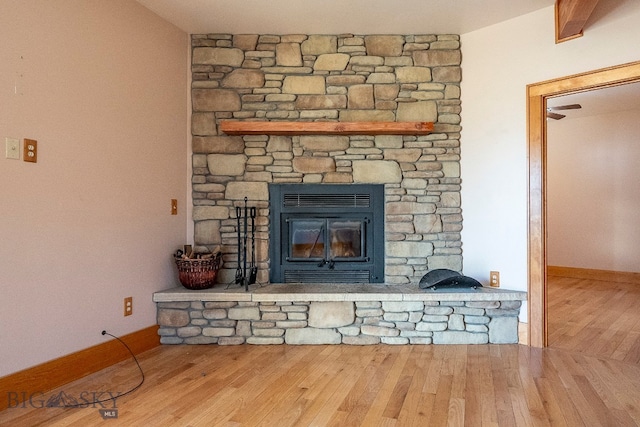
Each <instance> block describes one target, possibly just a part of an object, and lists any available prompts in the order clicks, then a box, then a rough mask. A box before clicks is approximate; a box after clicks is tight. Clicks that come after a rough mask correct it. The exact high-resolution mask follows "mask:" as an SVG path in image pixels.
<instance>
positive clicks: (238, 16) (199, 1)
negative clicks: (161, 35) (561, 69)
mask: <svg viewBox="0 0 640 427" xmlns="http://www.w3.org/2000/svg"><path fill="white" fill-rule="evenodd" d="M137 1H138V3H140V4H142V5H143V6H145V7H146V8H148V9H150V10H152V11H153V12H155V13H156V14H158V15H160V16H161V17H162V18H164V19H166V20H167V21H169V22H171V23H173V24H174V25H176V26H177V27H179V28H181V29H182V30H184V31H186V32H187V33H190V34H206V33H227V34H343V33H347V34H349V33H350V34H464V33H468V32H471V31H474V30H477V29H480V28H483V27H487V26H489V25H493V24H496V23H498V22H502V21H506V20H508V19H511V18H515V17H517V16H520V15H524V14H527V13H530V12H534V11H536V10H539V9H542V8H545V7H548V6H551V5H553V3H554V0H137Z"/></svg>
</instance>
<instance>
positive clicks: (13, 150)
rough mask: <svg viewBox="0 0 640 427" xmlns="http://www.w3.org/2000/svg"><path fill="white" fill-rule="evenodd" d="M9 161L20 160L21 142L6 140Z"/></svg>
mask: <svg viewBox="0 0 640 427" xmlns="http://www.w3.org/2000/svg"><path fill="white" fill-rule="evenodd" d="M4 140H5V144H6V156H7V159H14V160H20V141H19V140H17V139H15V138H5V139H4Z"/></svg>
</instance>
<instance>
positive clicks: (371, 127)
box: [220, 120, 433, 135]
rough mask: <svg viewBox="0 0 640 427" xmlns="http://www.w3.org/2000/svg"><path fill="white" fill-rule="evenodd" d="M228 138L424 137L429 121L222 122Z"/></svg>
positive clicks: (430, 124) (430, 129) (429, 130)
mask: <svg viewBox="0 0 640 427" xmlns="http://www.w3.org/2000/svg"><path fill="white" fill-rule="evenodd" d="M220 130H221V131H222V132H224V133H226V134H227V135H427V134H429V133H431V132H432V131H433V123H431V122H300V121H296V122H286V121H276V122H267V121H262V122H261V121H235V120H222V121H221V122H220Z"/></svg>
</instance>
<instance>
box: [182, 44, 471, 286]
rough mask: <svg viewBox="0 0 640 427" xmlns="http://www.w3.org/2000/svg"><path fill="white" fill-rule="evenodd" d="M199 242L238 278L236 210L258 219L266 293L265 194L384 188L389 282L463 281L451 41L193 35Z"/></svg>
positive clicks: (455, 63)
mask: <svg viewBox="0 0 640 427" xmlns="http://www.w3.org/2000/svg"><path fill="white" fill-rule="evenodd" d="M192 47H193V49H192V76H193V83H192V107H193V115H192V134H193V204H194V209H193V219H194V221H195V243H196V245H198V246H206V247H208V248H209V249H212V248H213V247H215V246H217V245H220V246H221V248H222V252H223V261H224V265H223V268H222V269H221V270H220V274H219V275H218V280H219V282H221V283H230V282H232V281H233V278H234V275H235V270H236V267H237V265H236V253H237V252H236V251H237V249H236V221H235V210H234V207H235V206H238V205H241V204H242V201H243V199H244V197H247V198H248V199H249V204H250V205H251V206H257V207H258V218H257V222H256V227H257V232H258V233H257V248H256V256H257V261H258V267H259V271H258V280H259V282H261V283H266V282H268V277H269V274H268V269H269V259H268V243H269V241H268V239H269V235H268V231H269V223H268V214H269V204H268V183H286V182H291V183H345V184H350V183H384V184H386V185H385V198H386V200H385V212H386V216H385V221H386V223H385V240H386V250H385V252H386V265H385V273H386V274H385V281H386V283H388V284H402V283H410V282H413V283H415V282H417V281H418V280H419V279H420V278H421V277H422V276H423V275H424V274H425V273H426V272H427V271H428V270H432V269H435V268H450V269H453V270H456V271H461V269H462V249H461V241H460V231H461V229H462V214H461V209H460V166H459V160H460V144H459V138H460V81H461V53H460V42H459V37H458V36H457V35H383V36H373V35H371V36H367V35H335V36H333V35H230V34H207V35H194V36H192ZM225 119H226V120H288V121H291V120H296V121H315V120H324V121H327V120H329V121H426V122H434V123H435V129H434V132H433V133H431V134H430V135H426V136H399V135H385V136H367V135H351V136H342V135H337V136H316V135H307V136H269V135H257V136H256V135H254V136H244V137H243V136H228V135H225V134H223V133H222V132H220V130H219V122H220V121H221V120H225Z"/></svg>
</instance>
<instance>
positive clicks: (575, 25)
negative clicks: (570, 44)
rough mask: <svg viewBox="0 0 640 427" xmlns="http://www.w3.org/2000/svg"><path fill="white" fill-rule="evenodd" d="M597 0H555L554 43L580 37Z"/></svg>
mask: <svg viewBox="0 0 640 427" xmlns="http://www.w3.org/2000/svg"><path fill="white" fill-rule="evenodd" d="M598 1H599V0H556V5H555V6H556V9H555V10H556V14H555V15H556V43H562V42H564V41H567V40H571V39H574V38H576V37H581V36H582V33H583V30H584V26H585V24H586V23H587V20H588V19H589V17H590V16H591V13H592V12H593V9H595V7H596V5H597V4H598Z"/></svg>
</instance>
